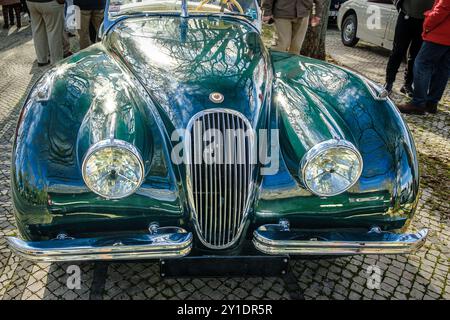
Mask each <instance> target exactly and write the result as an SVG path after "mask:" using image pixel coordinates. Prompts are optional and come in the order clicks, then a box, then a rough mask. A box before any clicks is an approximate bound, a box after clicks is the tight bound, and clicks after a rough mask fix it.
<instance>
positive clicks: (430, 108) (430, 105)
mask: <svg viewBox="0 0 450 320" xmlns="http://www.w3.org/2000/svg"><path fill="white" fill-rule="evenodd" d="M437 107H438V104H437V103H434V102H427V106H426V107H425V111H426V112H428V113H433V114H434V113H437Z"/></svg>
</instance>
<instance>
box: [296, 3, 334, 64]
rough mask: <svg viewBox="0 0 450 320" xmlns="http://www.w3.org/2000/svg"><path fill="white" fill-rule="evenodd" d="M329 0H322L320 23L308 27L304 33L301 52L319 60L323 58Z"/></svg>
mask: <svg viewBox="0 0 450 320" xmlns="http://www.w3.org/2000/svg"><path fill="white" fill-rule="evenodd" d="M330 3H331V0H323V12H322V17H321V20H320V25H318V26H316V27H311V25H310V26H309V27H308V32H307V33H306V37H305V41H304V42H303V47H302V51H301V54H302V55H305V56H308V57H311V58H316V59H320V60H325V36H326V33H327V27H328V14H329V11H330Z"/></svg>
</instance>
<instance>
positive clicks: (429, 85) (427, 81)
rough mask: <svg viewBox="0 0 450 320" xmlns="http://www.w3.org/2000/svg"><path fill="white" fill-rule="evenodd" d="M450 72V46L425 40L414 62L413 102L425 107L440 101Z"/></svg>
mask: <svg viewBox="0 0 450 320" xmlns="http://www.w3.org/2000/svg"><path fill="white" fill-rule="evenodd" d="M449 72H450V46H444V45H441V44H436V43H433V42H429V41H424V42H423V44H422V48H421V49H420V51H419V54H418V55H417V58H416V62H415V63H414V96H413V101H412V103H413V104H414V105H415V106H417V107H424V106H425V104H426V103H438V102H439V100H441V98H442V95H443V94H444V91H445V87H446V86H447V81H448V78H449Z"/></svg>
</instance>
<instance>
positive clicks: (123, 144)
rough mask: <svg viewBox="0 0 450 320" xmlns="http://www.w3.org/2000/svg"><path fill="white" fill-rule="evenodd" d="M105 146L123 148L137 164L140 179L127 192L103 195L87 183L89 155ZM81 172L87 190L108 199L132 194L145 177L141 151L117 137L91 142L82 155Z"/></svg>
mask: <svg viewBox="0 0 450 320" xmlns="http://www.w3.org/2000/svg"><path fill="white" fill-rule="evenodd" d="M106 148H117V149H123V150H126V151H128V152H129V153H130V154H132V155H133V156H134V157H135V158H136V160H137V162H138V164H139V172H140V176H141V179H140V180H139V182H138V183H137V184H136V186H135V187H134V188H133V189H132V190H130V191H129V192H127V193H125V194H122V195H120V196H111V195H105V194H102V193H101V192H99V191H98V190H95V188H91V187H90V186H89V184H88V183H87V179H86V165H87V162H88V160H89V159H90V157H92V156H93V155H94V154H95V153H97V152H99V151H101V150H103V149H106ZM81 173H82V176H83V181H84V183H85V184H86V186H87V187H88V188H89V190H91V191H92V192H94V193H95V194H97V195H99V196H101V197H103V198H105V199H108V200H118V199H123V198H126V197H128V196H130V195H132V194H133V193H135V192H136V190H137V189H139V188H140V187H141V185H142V183H143V182H144V179H145V176H144V175H145V167H144V161H143V160H142V156H141V153H140V152H139V150H138V149H137V148H136V147H135V146H133V145H132V144H130V143H128V142H126V141H124V140H118V139H106V140H101V141H99V142H97V143H95V144H93V145H92V146H90V147H89V149H88V151H87V152H86V155H85V156H84V159H83V164H82V166H81Z"/></svg>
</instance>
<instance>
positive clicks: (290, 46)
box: [261, 0, 323, 54]
mask: <svg viewBox="0 0 450 320" xmlns="http://www.w3.org/2000/svg"><path fill="white" fill-rule="evenodd" d="M313 4H315V14H314V16H313V17H312V19H311V25H312V26H315V25H318V24H319V23H320V17H321V14H322V10H323V0H263V1H262V5H261V6H262V9H263V21H264V22H268V21H270V20H272V19H273V20H274V21H275V26H276V29H277V35H278V41H277V45H276V46H274V47H273V49H274V50H278V51H288V52H291V53H295V54H299V53H300V50H301V49H302V45H303V41H304V40H305V35H306V31H307V30H308V24H309V20H310V19H309V16H310V14H311V10H312V8H313Z"/></svg>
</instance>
